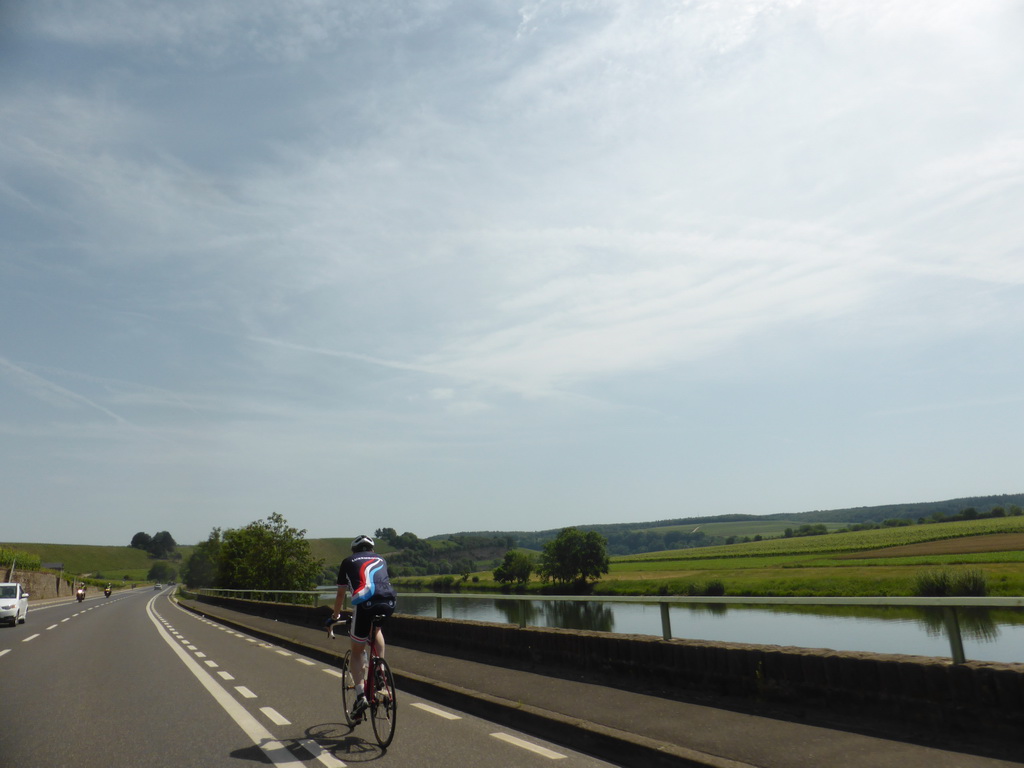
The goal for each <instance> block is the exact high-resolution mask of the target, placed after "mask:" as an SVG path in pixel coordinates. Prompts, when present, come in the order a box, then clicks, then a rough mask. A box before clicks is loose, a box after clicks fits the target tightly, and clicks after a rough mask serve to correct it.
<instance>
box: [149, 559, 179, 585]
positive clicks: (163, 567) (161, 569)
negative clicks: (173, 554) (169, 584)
mask: <svg viewBox="0 0 1024 768" xmlns="http://www.w3.org/2000/svg"><path fill="white" fill-rule="evenodd" d="M177 576H178V572H177V571H176V570H175V569H174V566H173V565H170V564H169V563H153V567H152V568H150V569H149V575H147V576H146V578H147V579H149V580H150V581H174V579H175V578H177Z"/></svg>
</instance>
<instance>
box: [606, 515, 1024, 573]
mask: <svg viewBox="0 0 1024 768" xmlns="http://www.w3.org/2000/svg"><path fill="white" fill-rule="evenodd" d="M997 533H1024V516H1021V517H997V518H990V519H987V520H964V521H959V522H954V523H935V524H931V525H909V526H905V527H901V528H879V529H875V530H871V531H850V532H847V533H830V534H825V535H823V536H799V537H794V538H788V539H786V538H783V539H766V540H765V541H752V542H749V543H745V544H729V545H727V546H720V547H701V548H698V549H677V550H672V551H668V552H649V553H645V554H642V555H630V556H628V557H622V558H618V560H619V561H620V562H634V561H635V562H650V561H654V560H676V559H687V560H693V559H698V558H699V559H711V558H733V557H751V556H780V555H792V554H814V553H826V554H830V553H840V552H861V551H864V550H870V549H887V548H889V547H895V546H903V545H907V544H918V543H921V542H929V541H942V540H944V539H955V538H960V537H969V536H978V535H982V534H997Z"/></svg>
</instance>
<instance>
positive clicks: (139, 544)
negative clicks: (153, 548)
mask: <svg viewBox="0 0 1024 768" xmlns="http://www.w3.org/2000/svg"><path fill="white" fill-rule="evenodd" d="M152 540H153V537H152V536H150V535H149V534H148V533H146V532H145V531H139V532H138V533H136V534H135V535H134V536H132V543H131V546H132V547H134V548H135V549H148V548H149V542H151V541H152Z"/></svg>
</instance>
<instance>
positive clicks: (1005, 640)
mask: <svg viewBox="0 0 1024 768" xmlns="http://www.w3.org/2000/svg"><path fill="white" fill-rule="evenodd" d="M442 604H443V608H442V615H443V616H444V617H446V618H452V619H464V620H473V621H489V622H501V623H509V624H519V623H520V620H521V618H522V620H523V623H524V624H525V625H526V626H536V627H561V628H564V629H580V630H591V631H599V632H615V631H618V632H625V633H629V634H644V635H654V636H657V637H660V636H661V634H662V624H661V621H662V618H661V608H660V606H659V605H658V603H657V602H656V601H655V602H652V603H602V602H598V601H577V600H565V601H562V600H559V601H555V600H525V601H518V600H508V599H502V598H491V597H480V598H477V599H472V600H467V599H457V598H451V599H449V598H447V597H446V598H443V600H442ZM399 611H400V612H402V613H408V614H413V615H419V616H434V615H435V611H436V600H435V598H433V597H419V596H417V595H415V594H403V595H401V597H400V598H399ZM669 614H670V621H671V629H672V635H673V637H676V638H689V639H693V640H704V641H725V642H740V643H759V644H768V645H783V646H799V647H803V648H831V649H834V650H840V651H868V652H872V653H899V654H912V655H921V656H940V657H948V656H949V655H950V645H949V640H948V637H947V634H946V627H945V620H944V617H943V612H942V609H941V608H920V607H909V606H906V607H902V606H899V607H898V606H878V607H873V606H798V605H785V606H764V605H762V606H753V605H736V604H729V605H726V604H723V603H699V604H683V605H673V606H672V607H671V608H670V611H669ZM957 618H958V620H959V624H960V630H961V635H962V637H963V640H964V643H965V646H968V647H965V651H966V654H967V657H968V658H969V659H979V660H985V661H1005V662H1016V663H1020V662H1024V611H1021V610H1016V609H984V608H977V609H967V608H959V609H957Z"/></svg>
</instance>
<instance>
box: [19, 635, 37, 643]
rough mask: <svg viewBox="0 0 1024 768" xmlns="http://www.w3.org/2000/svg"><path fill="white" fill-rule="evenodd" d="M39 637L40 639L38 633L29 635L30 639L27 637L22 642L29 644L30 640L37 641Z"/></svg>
mask: <svg viewBox="0 0 1024 768" xmlns="http://www.w3.org/2000/svg"><path fill="white" fill-rule="evenodd" d="M37 637H39V633H36V634H34V635H29V636H28V637H26V638H25V639H24V640H22V641H21V642H23V643H27V642H28V641H29V640H35V639H36V638H37Z"/></svg>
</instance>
